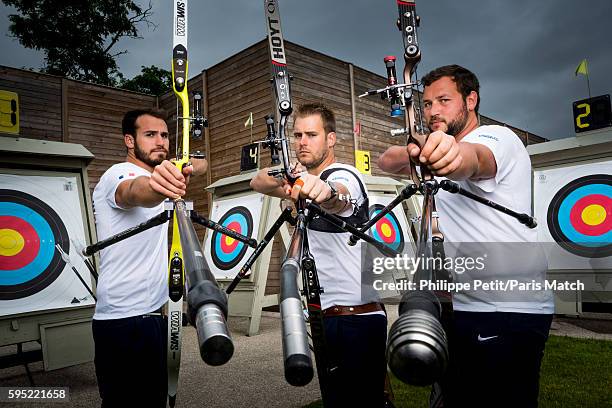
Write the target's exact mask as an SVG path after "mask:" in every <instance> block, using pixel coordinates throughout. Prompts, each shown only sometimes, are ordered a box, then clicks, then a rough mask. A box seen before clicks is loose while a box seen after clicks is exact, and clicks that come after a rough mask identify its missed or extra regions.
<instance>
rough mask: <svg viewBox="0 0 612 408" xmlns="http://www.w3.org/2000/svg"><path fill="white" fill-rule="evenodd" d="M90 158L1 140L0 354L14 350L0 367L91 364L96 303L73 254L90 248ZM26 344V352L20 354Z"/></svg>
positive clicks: (72, 148) (73, 147)
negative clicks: (2, 350)
mask: <svg viewBox="0 0 612 408" xmlns="http://www.w3.org/2000/svg"><path fill="white" fill-rule="evenodd" d="M92 159H93V155H92V154H91V153H90V152H89V151H87V150H86V149H85V148H84V147H83V146H81V145H77V144H71V143H60V142H50V141H42V140H33V139H24V138H15V137H4V136H2V137H0V163H1V164H0V347H3V346H14V345H17V350H18V354H17V355H5V356H3V357H2V358H0V368H2V367H7V366H11V365H15V364H27V363H28V362H32V361H37V360H40V359H42V360H43V362H44V368H45V370H53V369H57V368H62V367H67V366H71V365H75V364H80V363H85V362H89V361H92V360H93V338H92V334H91V318H92V316H93V312H94V307H95V303H94V299H93V296H92V294H90V293H89V290H88V289H87V288H85V287H84V284H83V282H85V283H86V284H87V285H88V287H89V289H90V290H92V289H93V288H94V286H95V285H94V280H93V279H92V276H91V274H90V272H89V269H88V268H87V266H86V265H85V264H84V263H83V259H82V258H81V257H80V255H78V252H79V248H78V247H79V246H81V245H82V246H85V245H88V244H90V243H91V242H93V241H95V228H94V221H93V211H92V205H91V198H90V192H89V181H88V178H87V168H86V166H87V164H88V163H89V162H90V161H91V160H92ZM76 274H78V275H79V276H77V275H76ZM29 342H34V343H32V344H31V345H32V346H33V350H30V351H29V352H22V350H23V344H24V343H29ZM35 343H39V344H40V347H38V345H36V344H35ZM26 368H27V365H26Z"/></svg>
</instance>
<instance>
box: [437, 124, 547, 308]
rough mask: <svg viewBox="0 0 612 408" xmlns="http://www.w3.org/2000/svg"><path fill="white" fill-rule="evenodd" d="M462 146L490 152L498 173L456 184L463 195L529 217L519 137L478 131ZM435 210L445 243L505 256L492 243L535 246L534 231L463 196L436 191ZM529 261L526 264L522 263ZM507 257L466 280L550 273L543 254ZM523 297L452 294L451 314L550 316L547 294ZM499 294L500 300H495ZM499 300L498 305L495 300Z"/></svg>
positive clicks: (501, 130)
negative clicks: (473, 244)
mask: <svg viewBox="0 0 612 408" xmlns="http://www.w3.org/2000/svg"><path fill="white" fill-rule="evenodd" d="M461 142H467V143H478V144H482V145H484V146H486V147H488V148H489V149H490V150H491V152H492V153H493V156H494V157H495V161H496V163H497V173H496V175H495V177H494V178H491V179H487V180H480V181H470V180H463V181H459V182H458V184H460V185H461V187H462V188H464V189H466V190H467V191H470V192H472V193H474V194H476V195H479V196H481V197H484V198H485V199H487V200H491V201H494V202H496V203H498V204H500V205H503V206H505V207H508V208H510V209H512V210H514V211H516V212H519V213H526V214H531V161H530V159H529V155H528V153H527V150H526V149H525V147H524V146H523V144H522V142H521V141H520V139H519V138H518V136H517V135H516V134H514V132H512V131H511V130H510V129H508V128H506V127H502V126H497V125H492V126H480V127H478V128H477V129H475V130H473V131H472V132H470V133H469V134H467V135H466V136H465V137H464V138H463V139H461ZM436 205H437V210H438V214H439V216H440V231H441V232H442V233H443V234H444V240H445V242H448V243H465V242H476V243H483V244H484V246H483V248H484V250H493V251H496V250H499V252H503V251H504V248H503V246H502V244H491V243H522V244H512V245H513V247H514V248H523V249H530V246H534V245H536V243H537V241H538V238H537V237H538V234H537V229H530V228H527V227H526V226H525V225H523V224H521V223H519V222H518V221H517V220H516V219H514V218H512V217H510V216H509V215H506V214H504V213H502V212H499V211H497V210H494V209H493V208H491V207H488V206H485V205H483V204H480V203H478V202H476V201H473V200H471V199H469V198H467V197H463V196H461V195H458V194H452V193H449V192H447V191H444V190H441V189H440V191H439V192H438V194H437V195H436ZM529 243H533V245H530V244H529ZM449 246H452V244H451V245H449ZM527 252H528V253H527ZM447 255H449V254H448V253H447ZM527 256H528V257H529V259H523V258H521V257H527ZM505 258H506V260H507V261H506V262H496V263H495V265H494V267H493V266H492V265H489V268H487V270H485V271H482V272H479V273H474V274H471V275H470V278H476V279H480V280H483V281H496V280H502V281H507V280H512V279H518V280H519V281H525V282H529V281H531V279H535V280H537V281H541V280H542V279H543V278H544V277H545V274H546V270H547V269H548V264H547V261H546V257H545V255H544V253H543V252H542V253H541V254H539V253H537V252H536V251H530V250H529V251H525V253H523V254H520V253H517V254H514V257H512V258H508V257H507V256H506V257H505ZM513 261H514V262H513ZM519 261H520V262H519ZM457 278H458V280H459V281H461V279H462V278H463V279H466V277H465V276H463V277H462V276H457ZM525 293H528V296H521V294H520V293H519V292H514V293H509V292H506V293H502V292H498V293H497V294H494V293H493V292H489V293H484V292H481V293H479V292H478V291H470V292H469V293H467V294H461V293H459V294H457V295H454V298H453V306H454V308H455V310H460V311H461V310H462V311H474V312H490V311H501V312H519V313H520V312H522V313H544V314H549V313H553V312H554V303H553V295H552V292H551V291H548V290H542V291H528V292H525ZM498 295H499V296H500V297H499V298H496V296H498ZM497 299H498V300H500V301H496V300H497Z"/></svg>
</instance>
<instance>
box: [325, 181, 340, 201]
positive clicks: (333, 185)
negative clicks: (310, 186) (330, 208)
mask: <svg viewBox="0 0 612 408" xmlns="http://www.w3.org/2000/svg"><path fill="white" fill-rule="evenodd" d="M325 184H327V185H328V186H329V188H330V190H331V195H330V196H329V198H328V199H327V200H325V201H323V202H324V203H326V202H328V201H329V200H331V199H333V198H334V197H336V196H337V195H338V189H337V188H336V183H334V182H333V181H328V180H325Z"/></svg>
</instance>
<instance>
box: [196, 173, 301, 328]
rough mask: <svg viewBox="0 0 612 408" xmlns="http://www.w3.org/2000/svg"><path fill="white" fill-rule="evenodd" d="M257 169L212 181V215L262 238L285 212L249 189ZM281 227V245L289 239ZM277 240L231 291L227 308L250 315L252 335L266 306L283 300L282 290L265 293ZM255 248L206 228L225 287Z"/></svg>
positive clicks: (209, 257) (214, 267)
mask: <svg viewBox="0 0 612 408" xmlns="http://www.w3.org/2000/svg"><path fill="white" fill-rule="evenodd" d="M255 174H257V171H251V172H248V173H243V174H240V175H237V176H232V177H226V178H224V179H221V180H218V181H216V182H215V183H213V184H211V185H210V186H208V187H207V188H206V189H207V190H208V191H209V192H210V193H212V196H213V199H212V204H211V207H210V208H211V211H210V214H209V215H210V216H209V218H210V219H211V220H213V221H216V222H218V223H219V224H221V225H223V226H224V227H226V228H229V229H232V230H234V231H237V232H239V233H241V234H242V235H245V236H247V237H249V238H254V239H256V240H257V241H258V242H259V241H261V240H262V238H263V237H264V235H265V234H266V231H268V229H270V227H271V226H272V224H274V222H275V221H276V219H277V218H278V217H279V216H280V214H281V205H280V203H281V200H280V199H279V198H274V197H269V196H265V195H263V194H259V193H256V192H254V191H253V190H251V188H250V186H249V183H250V181H251V179H252V178H253V177H254V176H255ZM279 233H280V235H281V237H282V241H283V245H284V246H285V248H286V247H287V244H288V242H289V241H290V236H289V231H288V229H287V226H286V225H283V226H282V227H281V228H280V230H279ZM272 246H273V241H270V243H269V244H268V245H267V246H266V248H265V249H264V251H263V252H262V253H261V255H260V256H259V257H258V258H257V261H256V262H255V264H254V265H253V267H252V268H251V273H250V275H249V276H247V277H245V278H244V279H242V281H241V282H240V283H239V284H238V286H237V287H236V289H235V290H234V291H233V292H232V293H231V295H229V297H228V299H229V314H230V315H231V316H238V317H248V319H249V325H248V330H247V333H246V334H247V335H248V336H253V335H255V334H257V332H258V331H259V324H260V321H261V313H262V309H263V308H264V307H268V306H276V305H278V304H279V294H278V293H275V294H267V295H266V285H267V282H268V270H269V268H270V259H271V255H272ZM253 251H254V249H253V248H250V247H248V246H247V245H246V244H244V243H242V242H239V241H236V240H234V239H232V238H230V237H228V236H225V235H223V234H220V233H218V232H216V231H210V230H207V231H206V237H205V238H204V254H205V255H204V256H205V257H206V261H207V263H208V265H209V266H210V268H211V272H212V273H213V274H214V275H215V278H216V279H217V282H219V285H220V286H222V287H223V288H224V289H225V288H226V287H227V286H228V285H229V284H230V283H231V281H232V280H233V279H234V277H235V276H236V274H237V273H238V272H239V271H240V268H241V267H242V266H243V265H244V263H245V262H246V261H247V259H248V258H249V256H250V255H251V254H252V253H253Z"/></svg>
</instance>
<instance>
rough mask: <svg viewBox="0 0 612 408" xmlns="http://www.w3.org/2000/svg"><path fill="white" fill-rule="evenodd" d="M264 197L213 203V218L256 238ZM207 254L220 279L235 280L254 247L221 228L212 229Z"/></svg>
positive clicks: (207, 238) (252, 195) (245, 197)
mask: <svg viewBox="0 0 612 408" xmlns="http://www.w3.org/2000/svg"><path fill="white" fill-rule="evenodd" d="M262 204H263V196H262V195H260V194H250V195H246V196H242V197H234V198H229V199H225V200H218V201H215V202H214V203H213V208H212V212H211V217H210V219H211V220H212V221H215V222H218V223H219V224H221V225H222V226H224V227H225V228H228V229H231V230H233V231H236V232H238V233H240V234H242V235H244V236H247V237H249V238H255V239H257V234H258V232H259V219H260V214H261V210H262ZM204 250H205V256H206V258H207V261H208V265H209V266H210V268H211V271H212V272H213V274H214V275H215V277H216V278H218V279H233V278H234V277H235V276H236V274H237V273H238V271H239V270H240V268H241V267H242V265H243V264H244V263H245V262H246V260H247V259H248V256H250V254H251V253H252V252H253V248H251V247H249V246H248V245H247V244H245V243H243V242H240V241H238V240H236V239H234V238H231V237H229V236H227V235H224V234H222V233H220V232H218V231H212V230H211V231H209V232H208V233H207V236H206V242H205V249H204Z"/></svg>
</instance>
